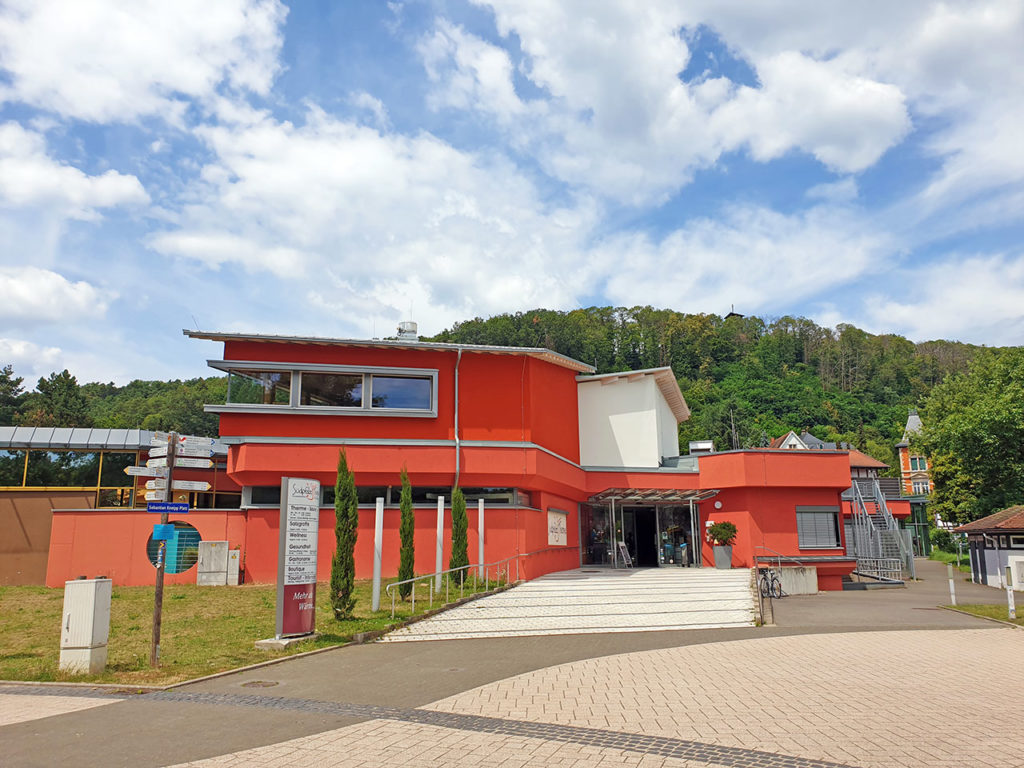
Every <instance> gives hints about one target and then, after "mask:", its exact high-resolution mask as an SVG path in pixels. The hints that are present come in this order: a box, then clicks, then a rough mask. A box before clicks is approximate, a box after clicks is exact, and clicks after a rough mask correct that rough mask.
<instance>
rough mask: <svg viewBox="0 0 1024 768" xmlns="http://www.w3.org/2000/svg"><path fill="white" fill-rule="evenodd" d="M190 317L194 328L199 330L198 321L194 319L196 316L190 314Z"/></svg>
mask: <svg viewBox="0 0 1024 768" xmlns="http://www.w3.org/2000/svg"><path fill="white" fill-rule="evenodd" d="M191 317H192V322H193V323H194V324H195V327H196V330H197V331H198V330H199V321H198V320H196V316H195V315H191Z"/></svg>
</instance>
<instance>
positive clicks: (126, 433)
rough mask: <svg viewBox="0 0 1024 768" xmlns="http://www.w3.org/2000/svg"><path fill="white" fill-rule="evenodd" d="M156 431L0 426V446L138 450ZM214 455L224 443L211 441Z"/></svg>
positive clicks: (145, 447)
mask: <svg viewBox="0 0 1024 768" xmlns="http://www.w3.org/2000/svg"><path fill="white" fill-rule="evenodd" d="M155 434H156V433H155V432H153V431H152V430H149V429H93V428H88V427H0V449H19V448H20V449H24V448H37V449H42V450H47V449H52V450H58V449H67V450H76V451H138V450H148V449H149V448H151V447H152V443H151V442H150V441H151V440H152V439H153V436H154V435H155ZM211 447H212V448H213V452H214V454H216V455H224V454H226V453H227V446H225V445H224V444H223V443H220V442H217V441H214V444H213V445H212V446H211Z"/></svg>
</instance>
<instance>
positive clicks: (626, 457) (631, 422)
mask: <svg viewBox="0 0 1024 768" xmlns="http://www.w3.org/2000/svg"><path fill="white" fill-rule="evenodd" d="M577 392H578V402H579V417H580V463H581V464H582V465H583V466H590V467H657V466H658V465H659V464H660V463H661V457H662V456H678V455H679V441H678V438H677V437H676V434H677V422H676V420H675V416H674V415H673V414H672V410H671V409H670V408H669V406H668V403H666V402H665V398H664V397H663V396H662V394H661V391H660V390H659V389H658V387H657V384H656V383H655V381H654V377H653V376H642V377H640V378H638V379H636V380H634V381H629V380H627V379H616V380H614V381H611V382H609V383H602V380H600V379H597V380H595V381H581V382H579V383H578V384H577Z"/></svg>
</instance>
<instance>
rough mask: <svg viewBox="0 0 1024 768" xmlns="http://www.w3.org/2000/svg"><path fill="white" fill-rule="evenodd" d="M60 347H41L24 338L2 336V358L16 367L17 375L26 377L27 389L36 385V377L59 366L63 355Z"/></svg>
mask: <svg viewBox="0 0 1024 768" xmlns="http://www.w3.org/2000/svg"><path fill="white" fill-rule="evenodd" d="M63 354H64V353H63V351H62V350H61V349H60V347H41V346H39V345H38V344H35V343H34V342H31V341H26V340H24V339H6V338H0V360H2V361H3V364H4V365H11V366H13V367H14V373H15V375H18V376H21V377H22V378H24V379H25V381H24V384H23V385H22V386H24V387H25V389H26V391H27V390H31V389H32V388H33V387H34V386H35V379H36V378H38V377H39V376H45V375H47V374H49V373H51V372H52V371H53V370H54V369H55V368H57V366H58V364H59V361H60V360H61V359H62V357H63Z"/></svg>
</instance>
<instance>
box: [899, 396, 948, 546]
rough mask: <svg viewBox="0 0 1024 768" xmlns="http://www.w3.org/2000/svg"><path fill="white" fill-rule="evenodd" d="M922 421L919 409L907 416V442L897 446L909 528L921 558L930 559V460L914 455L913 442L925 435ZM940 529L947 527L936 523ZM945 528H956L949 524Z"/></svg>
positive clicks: (911, 410) (911, 411) (905, 434)
mask: <svg viewBox="0 0 1024 768" xmlns="http://www.w3.org/2000/svg"><path fill="white" fill-rule="evenodd" d="M921 427H922V424H921V417H920V416H918V415H917V409H915V408H911V409H910V413H909V414H908V415H907V425H906V427H904V429H903V438H902V439H901V440H900V442H898V443H897V444H896V451H897V453H898V456H899V462H900V484H901V489H902V492H903V496H905V497H906V498H907V500H908V501H909V502H910V518H909V520H908V521H907V525H908V527H911V528H912V529H913V531H914V550H915V551H916V552H917V554H919V555H921V556H923V557H927V556H928V555H929V554H930V553H931V551H932V545H931V538H930V536H929V531H930V529H931V523H930V522H929V520H928V496H929V494H931V492H932V489H933V487H934V486H933V484H932V480H931V474H930V471H929V467H928V458H927V457H925V456H922V455H920V454H918V453H911V450H910V440H911V438H912V437H913V436H914V435H915V434H917V433H918V432H920V431H921ZM936 523H937V524H938V525H940V526H943V525H944V524H943V523H942V522H941V521H939V520H936ZM944 527H947V528H948V527H952V526H950V525H948V524H945V526H944Z"/></svg>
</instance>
